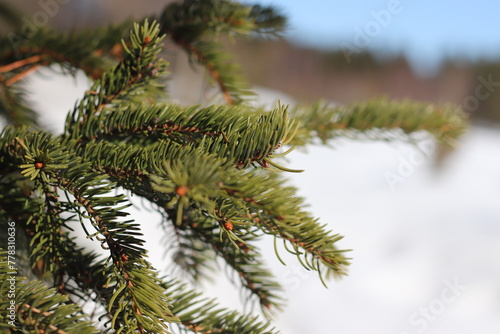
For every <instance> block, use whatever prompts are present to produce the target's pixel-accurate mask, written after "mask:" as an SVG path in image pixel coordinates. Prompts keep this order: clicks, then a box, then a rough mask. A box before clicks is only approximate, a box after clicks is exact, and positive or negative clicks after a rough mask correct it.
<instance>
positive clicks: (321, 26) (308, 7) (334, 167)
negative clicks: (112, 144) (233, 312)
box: [4, 0, 500, 334]
mask: <svg viewBox="0 0 500 334" xmlns="http://www.w3.org/2000/svg"><path fill="white" fill-rule="evenodd" d="M4 1H6V0H4ZM48 1H49V0H40V1H36V2H35V1H14V0H10V1H7V2H10V3H12V4H15V5H16V6H18V7H19V8H20V9H21V10H23V11H24V13H25V16H26V18H27V19H28V20H30V19H32V18H33V15H35V14H36V13H38V12H40V11H44V7H43V5H42V4H44V3H46V2H48ZM55 1H57V0H55ZM168 2H171V1H160V0H157V1H153V0H148V1H140V2H139V1H123V0H122V1H119V0H106V1H96V0H79V1H75V0H73V1H68V0H66V1H62V0H60V1H58V3H60V4H61V5H60V6H59V11H58V12H57V13H55V14H54V15H51V17H50V22H49V23H48V24H50V25H54V26H56V27H58V28H61V29H68V30H69V29H75V28H83V27H85V26H95V25H101V24H106V23H109V22H116V21H120V20H123V19H125V18H142V17H144V16H145V15H149V14H152V13H155V12H156V13H157V12H159V11H160V10H161V9H162V8H163V6H164V5H165V4H166V3H168ZM244 2H248V3H254V2H253V1H252V2H250V1H244ZM256 2H258V3H260V4H264V5H274V6H276V7H278V8H280V9H281V10H282V11H283V12H284V13H285V14H286V15H287V16H288V17H289V25H288V29H287V31H286V33H285V34H284V39H279V40H267V41H256V40H238V41H236V42H231V41H228V42H227V48H228V49H230V50H231V51H232V52H233V54H234V55H235V58H236V59H237V61H238V62H240V63H241V65H242V68H243V70H244V72H245V73H246V75H247V77H248V79H249V80H250V81H251V82H252V84H254V85H255V88H256V91H257V92H258V96H259V100H258V101H256V102H257V103H269V104H272V103H274V102H276V100H277V99H280V100H281V101H283V102H284V103H298V102H312V101H317V100H319V99H323V100H326V101H332V102H337V103H349V102H352V101H362V100H366V99H369V98H372V97H376V96H382V95H383V96H388V97H390V98H396V99H403V98H410V99H415V100H420V101H426V102H442V101H447V102H452V103H456V104H459V105H461V106H462V107H463V109H464V110H466V111H467V112H469V113H470V117H471V121H472V126H471V128H470V130H469V131H468V132H467V133H466V134H465V135H464V136H463V137H462V138H461V140H460V142H458V143H457V144H456V147H455V149H454V150H453V151H451V152H446V153H443V151H442V150H441V149H440V148H439V147H437V146H436V145H435V143H434V142H433V141H432V139H431V138H429V137H426V136H425V135H423V136H422V141H421V142H420V143H419V144H418V145H414V146H411V145H408V144H403V143H382V142H360V141H351V140H346V139H345V140H335V141H332V142H330V143H329V146H330V147H324V146H323V147H321V146H312V147H310V148H308V150H307V152H293V153H292V154H291V155H290V159H289V161H288V165H289V166H290V167H291V168H300V169H305V170H306V171H305V172H304V173H302V174H298V175H290V182H291V183H292V184H293V185H295V186H297V187H298V188H299V194H300V195H301V196H303V197H304V198H306V201H307V202H308V203H309V204H310V207H309V210H310V211H311V212H312V213H313V214H314V215H315V216H317V217H319V218H320V219H321V221H322V222H324V223H328V224H329V227H331V229H332V230H333V231H334V232H335V233H340V234H342V235H344V236H345V238H344V239H343V240H342V241H341V247H343V248H348V249H353V250H352V251H351V253H350V254H351V257H352V265H351V268H350V274H349V276H348V277H345V278H343V279H342V280H339V281H333V282H330V283H329V289H325V288H324V287H323V286H322V284H321V283H320V281H319V279H318V278H317V277H316V275H315V273H310V272H307V271H304V270H303V269H302V268H301V266H300V264H298V263H297V261H296V259H295V258H294V257H286V256H285V258H286V262H287V264H288V265H287V266H282V265H281V264H280V263H279V262H278V261H277V260H276V259H275V255H274V250H273V247H272V240H270V239H266V240H264V242H262V245H261V247H262V249H263V250H264V251H265V252H266V254H267V258H268V259H269V264H270V266H272V267H273V271H274V273H275V274H276V275H277V277H278V278H279V279H281V281H282V282H283V284H284V286H285V288H286V297H287V298H288V300H289V304H288V307H286V308H285V310H284V312H283V313H282V314H280V315H279V317H278V319H277V320H276V323H277V326H278V327H279V328H281V329H282V331H283V333H288V334H298V333H312V334H331V333H342V334H344V333H349V334H350V333H353V334H357V333H376V334H393V333H394V334H413V333H433V334H438V333H440V334H442V333H455V334H457V333H458V334H462V333H463V334H465V333H473V332H474V333H485V334H489V333H499V332H500V317H499V313H500V279H499V277H500V242H499V241H500V205H499V200H500V131H499V126H498V122H499V121H500V20H499V19H498V17H497V16H498V13H499V12H500V2H496V1H487V0H484V1H479V2H475V3H473V2H470V1H465V0H458V1H451V0H443V1H439V2H437V1H431V0H419V1H412V0H381V1H379V0H362V1H353V2H346V1H341V0H328V1H327V0H324V1H320V0H317V1H298V0H287V1H285V0H261V1H256ZM164 56H165V58H166V59H167V60H168V61H169V62H170V63H171V72H172V75H171V77H172V79H171V80H170V82H169V89H170V92H171V95H172V97H173V98H174V99H175V100H177V101H179V102H181V103H186V104H187V103H202V102H206V100H207V98H206V96H207V95H206V91H207V89H208V86H207V84H206V83H205V82H204V80H203V76H204V73H203V71H202V70H201V69H199V68H196V67H193V66H190V65H189V63H188V62H187V60H186V58H185V56H184V55H183V53H182V51H181V50H176V49H175V48H173V47H172V46H170V47H169V48H168V50H167V51H166V52H165V55H164ZM28 80H29V85H30V86H29V87H31V88H30V89H32V90H33V92H34V94H33V96H32V101H33V103H34V104H36V105H37V107H38V109H39V110H43V111H45V117H46V118H45V122H46V124H47V126H48V127H49V128H51V129H53V130H54V131H61V129H62V127H63V119H64V116H65V113H66V112H67V111H68V110H69V109H70V108H71V107H72V106H73V104H74V102H75V100H76V99H78V98H79V97H80V96H81V94H82V92H83V91H84V90H85V89H86V88H87V87H88V86H89V81H88V80H87V79H86V78H85V77H84V76H83V75H81V76H77V77H76V78H69V77H63V76H61V75H58V74H55V73H54V71H43V72H42V73H41V74H39V75H37V76H32V77H30V78H29V79H28ZM48 82H50V85H49V84H48ZM62 92H63V93H62ZM429 148H430V149H429ZM394 177H397V180H398V181H397V182H395V181H394ZM391 180H392V181H391ZM133 214H134V215H135V216H136V219H137V220H138V221H143V222H146V224H145V227H146V233H147V234H148V242H150V243H151V245H152V246H148V248H149V249H160V248H159V247H157V246H155V245H156V244H158V243H161V236H162V233H161V229H159V227H158V226H157V225H158V224H155V222H156V221H157V222H159V221H160V219H161V218H160V217H159V216H157V215H155V214H154V213H152V212H149V211H148V210H145V209H141V205H140V204H138V205H137V210H134V213H133ZM283 253H285V251H283V252H282V255H283ZM151 258H152V261H153V263H154V264H156V266H157V267H158V268H160V269H165V268H167V267H168V264H166V262H165V261H163V260H162V254H161V253H160V252H157V253H155V252H152V254H151ZM221 272H224V268H221ZM228 286H231V283H230V282H229V281H228V279H227V278H226V277H225V275H224V274H221V276H220V277H217V278H216V279H215V280H214V283H213V284H208V283H207V284H204V285H203V288H204V289H206V290H207V291H208V293H209V294H211V295H213V296H216V297H218V298H220V299H221V300H222V303H223V304H224V305H225V306H228V307H235V308H239V309H242V310H244V309H243V308H242V306H241V304H242V303H241V299H240V298H239V296H238V292H237V288H231V289H228ZM245 311H246V310H245Z"/></svg>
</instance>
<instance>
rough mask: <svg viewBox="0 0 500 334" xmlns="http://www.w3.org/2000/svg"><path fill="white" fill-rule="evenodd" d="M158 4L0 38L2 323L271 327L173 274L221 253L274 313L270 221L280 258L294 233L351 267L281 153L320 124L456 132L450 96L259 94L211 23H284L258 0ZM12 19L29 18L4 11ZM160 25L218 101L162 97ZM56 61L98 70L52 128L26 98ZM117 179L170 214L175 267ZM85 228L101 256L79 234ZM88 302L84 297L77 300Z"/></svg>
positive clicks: (329, 133) (61, 329)
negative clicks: (253, 1)
mask: <svg viewBox="0 0 500 334" xmlns="http://www.w3.org/2000/svg"><path fill="white" fill-rule="evenodd" d="M3 19H6V18H3ZM158 20H159V21H158V23H157V22H151V23H150V21H148V20H145V21H143V22H142V23H140V24H134V25H133V27H132V30H131V31H130V32H129V29H130V27H131V25H130V24H129V23H123V24H122V25H118V26H113V27H107V28H99V29H94V30H89V31H85V32H74V33H71V34H65V33H60V32H58V31H55V30H51V29H46V28H44V29H39V30H37V31H35V32H34V33H33V35H32V36H30V38H22V37H23V36H22V35H21V34H22V32H21V31H16V30H14V33H11V34H9V35H6V36H2V37H1V38H2V41H1V43H0V116H1V117H2V118H3V120H4V121H5V122H6V123H7V124H8V125H7V126H6V127H5V128H4V129H3V131H2V132H1V134H0V228H1V230H2V231H7V232H8V235H9V236H15V238H14V237H10V238H7V237H4V236H5V234H4V233H3V232H2V234H1V235H2V240H0V249H1V251H0V266H1V271H0V282H2V283H0V288H1V291H0V294H1V298H0V327H1V328H2V330H3V331H6V332H9V331H10V332H12V333H101V332H102V333H169V332H170V331H173V332H175V331H176V330H177V332H179V331H180V332H186V333H188V332H190V333H206V334H209V333H248V334H250V333H277V330H275V329H274V328H273V327H272V325H271V323H270V322H269V321H268V320H262V319H261V317H260V316H256V315H243V314H239V313H238V312H236V311H229V310H226V309H224V308H221V307H218V306H217V302H216V301H215V300H213V299H207V298H204V297H202V295H201V294H200V293H198V292H196V291H194V290H193V289H192V288H191V287H190V286H189V284H187V283H189V282H182V278H184V279H185V278H186V277H189V278H190V279H188V281H192V282H197V281H199V280H201V279H203V278H205V277H206V276H209V275H210V271H209V270H208V269H209V268H211V267H212V266H213V265H214V263H215V260H216V259H220V260H222V261H223V262H224V263H225V265H226V266H227V267H228V268H229V269H230V270H231V271H233V272H234V273H235V274H236V275H235V276H236V277H238V279H237V280H238V281H239V282H237V283H238V284H239V285H240V286H241V289H242V291H244V292H245V293H246V294H248V296H250V297H251V298H249V299H248V300H250V301H257V302H258V303H259V304H260V306H261V309H262V311H263V314H264V315H265V316H269V315H270V314H271V313H272V312H273V311H274V310H277V309H279V308H280V306H281V305H282V302H283V300H282V297H283V296H282V293H281V291H280V290H281V287H280V284H279V282H277V281H276V280H275V279H274V277H273V275H272V274H271V272H270V270H269V268H267V267H266V265H265V264H264V260H263V258H262V256H261V254H260V252H259V249H258V248H257V247H256V246H255V242H256V241H257V240H258V239H260V238H261V237H262V236H263V235H271V236H272V237H273V238H274V242H275V248H276V254H277V256H278V257H279V250H278V249H279V248H284V249H286V250H287V251H289V252H290V253H292V254H295V255H296V256H297V259H298V261H300V263H301V264H302V265H303V266H304V267H305V269H307V270H313V271H317V272H318V273H319V277H320V278H321V280H324V279H326V278H328V277H330V276H332V275H343V274H345V271H346V267H347V265H348V264H349V262H348V260H349V259H348V258H347V257H346V254H345V251H344V250H339V249H337V247H336V242H337V241H338V240H340V239H341V237H340V236H339V235H336V234H332V233H331V232H330V231H329V230H328V229H327V227H326V226H325V225H323V224H321V223H319V222H318V220H317V219H315V218H314V217H312V216H311V215H310V214H309V213H307V212H306V211H304V210H303V201H302V199H301V198H299V197H298V196H297V195H296V193H295V189H294V188H293V187H290V186H287V185H286V179H285V178H284V177H283V174H284V173H283V171H290V170H289V169H288V168H286V167H284V166H282V162H279V161H277V160H278V159H279V157H280V156H282V155H284V154H286V153H288V152H289V151H291V148H293V145H306V144H308V143H311V142H312V141H314V138H319V139H321V140H322V141H323V142H324V143H326V142H327V141H328V140H329V139H331V138H335V137H339V136H345V137H360V138H367V139H398V140H401V139H409V140H411V139H412V136H413V133H416V132H418V131H422V130H424V131H427V132H429V133H431V134H432V135H434V136H435V137H436V139H437V140H439V141H441V142H444V143H450V142H451V141H453V140H454V139H455V138H456V137H457V136H458V135H460V133H461V132H462V131H463V130H464V128H465V121H464V116H463V114H462V113H461V111H460V110H458V109H457V108H455V107H453V106H449V105H442V106H428V105H424V104H421V103H413V102H409V101H405V102H393V101H387V100H374V101H369V102H367V103H359V104H353V105H348V106H340V107H329V106H327V105H324V104H316V105H312V106H301V107H295V108H292V109H291V110H288V107H286V106H282V105H279V106H278V107H276V108H275V109H273V110H270V111H269V110H261V109H257V108H254V107H251V106H250V105H249V104H247V103H246V96H247V95H248V94H250V93H251V91H250V90H249V89H248V87H249V85H247V84H246V83H245V81H244V80H243V79H242V78H241V75H240V73H239V71H238V69H237V67H236V66H235V65H234V64H233V63H232V62H231V61H230V58H228V56H227V55H226V54H225V53H224V51H223V50H222V49H221V48H220V44H219V43H218V42H216V39H214V36H215V37H216V36H217V35H219V34H229V35H251V36H258V35H269V34H276V33H278V32H279V31H280V30H281V29H282V27H283V23H284V19H283V17H282V16H280V15H279V14H277V13H276V12H275V10H274V9H272V8H267V7H261V6H258V5H256V6H246V5H242V4H239V3H236V2H232V1H227V0H218V1H215V0H212V1H208V0H203V1H184V2H181V3H176V4H172V5H169V6H167V7H166V8H165V10H164V12H163V13H162V14H161V15H159V17H158ZM8 21H9V22H11V23H12V22H13V23H12V26H13V27H19V26H20V24H17V23H19V22H21V21H18V22H16V20H15V18H14V17H12V15H11V16H9V17H8ZM12 34H14V35H12ZM16 34H18V35H16ZM12 36H17V38H16V39H15V41H16V43H15V44H12V43H11V42H12ZM25 37H26V36H25ZM120 38H123V39H122V40H121V41H120ZM164 38H168V39H171V40H172V41H173V42H175V43H177V44H178V45H179V46H181V47H182V48H183V49H184V50H185V51H186V52H187V53H188V54H189V56H190V57H191V59H192V61H195V62H198V63H200V64H201V65H203V66H204V67H205V68H206V69H207V73H208V74H209V76H211V78H212V80H213V81H214V82H215V83H216V84H217V85H218V87H219V89H220V92H221V94H222V96H223V97H224V99H225V104H224V105H209V106H184V105H178V104H172V103H165V102H160V101H164V100H165V94H166V93H165V87H164V86H163V81H162V80H163V78H164V76H165V74H166V68H167V63H166V62H165V61H163V60H162V59H161V58H160V57H159V53H160V51H161V48H162V40H163V39H164ZM76 46H77V47H76ZM51 65H59V66H62V67H63V68H65V69H66V70H68V71H69V72H70V73H75V72H76V71H77V70H83V71H84V72H85V73H86V74H87V75H88V76H89V77H92V78H93V79H94V83H93V85H92V87H90V88H89V89H88V90H87V91H86V93H85V94H84V96H83V97H82V99H81V100H80V101H78V102H77V103H76V105H75V107H74V108H73V110H71V111H70V112H69V113H68V116H67V119H66V123H65V130H64V132H63V133H62V134H60V135H54V134H51V133H49V132H47V131H45V130H43V129H41V128H40V126H39V125H38V123H37V116H36V115H37V113H36V112H35V111H34V110H32V109H31V108H30V107H29V105H28V104H27V103H26V102H25V100H24V94H25V93H24V91H23V80H22V78H23V77H25V76H28V75H30V74H32V73H33V72H36V70H37V69H38V68H39V67H40V66H51ZM283 151H285V152H283ZM117 189H120V190H121V191H120V192H121V193H122V194H117V191H116V190H117ZM126 194H128V195H136V196H140V197H142V198H144V199H145V200H147V201H150V202H151V203H153V204H154V207H155V208H157V210H158V211H159V212H160V213H161V214H162V215H163V217H164V220H163V222H162V224H163V227H164V228H165V230H166V233H167V238H166V240H167V242H166V244H165V247H166V249H168V250H169V251H170V254H171V255H172V258H173V263H172V267H173V268H172V270H171V272H170V273H169V275H168V276H160V274H159V272H158V271H157V270H156V269H155V268H154V267H153V266H152V265H151V263H149V262H148V260H147V250H146V248H145V245H144V240H143V239H142V232H141V229H142V227H141V225H140V224H139V223H138V222H135V221H133V220H130V219H127V215H128V213H127V212H126V209H127V208H128V207H129V206H130V202H129V199H128V196H127V195H126ZM78 231H84V233H85V234H86V235H87V237H88V238H90V239H92V240H94V242H96V243H98V244H100V245H101V247H102V248H103V249H104V250H105V251H106V253H107V256H106V257H102V256H99V255H98V254H96V253H94V252H91V251H88V250H86V249H85V248H83V247H82V246H79V245H78V244H77V243H76V241H75V240H74V235H75V233H78ZM14 239H15V240H14ZM13 240H14V241H13ZM278 241H280V242H282V243H283V244H284V247H281V246H279V245H278V243H277V242H278ZM88 303H92V304H93V311H91V313H90V314H89V313H88V311H87V310H86V311H87V312H86V311H84V310H82V305H84V304H87V305H88ZM87 308H88V307H87ZM171 327H172V328H171Z"/></svg>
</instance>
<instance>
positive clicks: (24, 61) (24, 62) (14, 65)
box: [0, 55, 42, 73]
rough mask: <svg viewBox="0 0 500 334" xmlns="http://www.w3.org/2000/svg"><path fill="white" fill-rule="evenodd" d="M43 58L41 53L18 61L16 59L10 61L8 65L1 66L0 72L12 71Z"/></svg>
mask: <svg viewBox="0 0 500 334" xmlns="http://www.w3.org/2000/svg"><path fill="white" fill-rule="evenodd" d="M40 60H42V57H41V56H40V55H35V56H32V57H29V58H26V59H21V60H18V61H15V62H13V63H10V64H8V65H4V66H0V73H5V72H10V71H12V70H15V69H16V68H19V67H22V66H24V65H28V64H33V63H36V62H38V61H40Z"/></svg>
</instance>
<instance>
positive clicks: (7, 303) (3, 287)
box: [0, 251, 98, 334]
mask: <svg viewBox="0 0 500 334" xmlns="http://www.w3.org/2000/svg"><path fill="white" fill-rule="evenodd" d="M12 280H14V282H15V283H13V281H12ZM0 282H1V283H0V295H1V298H0V310H1V311H0V329H2V331H9V332H10V331H11V330H14V331H16V332H17V331H22V332H23V333H60V334H63V333H68V334H71V333H73V334H77V333H89V334H90V333H98V330H97V329H96V328H95V327H93V326H92V325H91V324H90V323H89V322H88V321H85V320H84V317H86V315H85V314H84V313H83V312H82V310H81V309H80V308H79V307H78V306H77V305H75V304H72V303H71V302H69V300H68V297H66V296H64V295H61V294H59V293H57V292H56V291H55V289H50V288H49V289H48V288H47V286H46V285H44V284H43V283H42V282H40V281H30V282H24V281H23V280H22V278H20V277H16V276H13V275H12V268H9V266H8V262H7V254H6V252H5V251H0ZM13 286H15V291H12V290H11V288H12V287H13ZM14 296H15V299H13V298H14ZM14 300H15V311H16V312H15V315H16V316H15V318H14V319H12V318H11V317H10V316H8V315H10V314H11V313H10V312H9V307H12V304H11V301H14Z"/></svg>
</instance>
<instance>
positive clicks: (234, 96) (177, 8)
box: [160, 0, 284, 104]
mask: <svg viewBox="0 0 500 334" xmlns="http://www.w3.org/2000/svg"><path fill="white" fill-rule="evenodd" d="M160 22H161V26H162V32H164V33H165V34H167V35H168V36H170V37H171V38H172V40H173V41H174V42H175V43H176V44H177V45H179V46H180V47H181V48H183V49H184V50H185V51H186V52H187V54H188V55H190V58H191V59H193V60H195V61H196V62H198V63H199V64H201V65H203V66H204V67H205V68H206V69H207V71H208V74H209V75H210V77H211V78H212V79H213V81H214V82H215V83H216V84H217V85H218V86H219V89H220V91H221V93H222V95H223V97H224V100H225V102H226V103H227V104H239V103H241V102H242V101H243V98H244V97H245V96H248V95H252V92H251V91H250V89H249V87H250V85H249V84H248V83H246V81H245V80H244V78H243V75H242V73H241V70H240V68H239V67H238V66H237V65H236V64H235V63H234V62H233V61H232V59H231V57H229V55H228V54H227V53H226V52H224V51H222V45H221V44H220V43H219V42H217V41H215V39H214V36H218V35H219V34H229V35H248V34H251V33H252V32H257V33H260V34H270V35H272V34H276V33H277V32H278V31H279V30H280V29H281V28H282V26H283V23H284V19H283V17H282V16H280V15H279V14H277V13H276V11H275V10H274V9H272V8H270V7H261V6H253V7H251V6H244V5H242V4H239V3H235V2H232V1H227V0H215V1H214V0H202V1H193V0H185V1H183V2H182V3H173V4H171V5H169V6H167V7H166V8H165V10H164V11H163V13H162V15H161V17H160Z"/></svg>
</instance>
